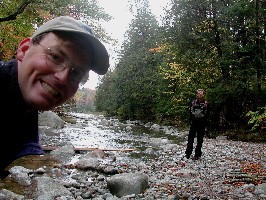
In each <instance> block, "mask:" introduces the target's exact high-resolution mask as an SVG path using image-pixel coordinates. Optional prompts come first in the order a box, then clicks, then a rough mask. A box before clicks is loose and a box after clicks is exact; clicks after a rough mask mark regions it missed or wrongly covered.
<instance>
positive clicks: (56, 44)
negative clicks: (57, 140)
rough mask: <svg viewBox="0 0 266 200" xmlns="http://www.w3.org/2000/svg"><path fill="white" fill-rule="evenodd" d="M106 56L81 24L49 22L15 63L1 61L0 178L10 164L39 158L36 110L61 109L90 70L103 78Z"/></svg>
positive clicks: (24, 45)
mask: <svg viewBox="0 0 266 200" xmlns="http://www.w3.org/2000/svg"><path fill="white" fill-rule="evenodd" d="M108 68H109V55H108V53H107V50H106V48H105V47H104V45H103V44H102V43H101V42H100V41H99V40H98V39H97V38H96V37H95V36H94V33H93V30H92V29H91V28H90V27H89V26H88V25H86V24H85V23H83V22H81V21H79V20H75V19H74V18H72V17H68V16H61V17H57V18H54V19H52V20H50V21H48V22H46V23H44V24H43V25H42V26H40V27H39V28H38V29H37V30H36V31H35V33H34V34H33V35H32V36H31V37H29V38H26V39H24V40H23V41H21V43H20V44H19V45H18V48H17V51H16V57H15V59H12V60H9V61H7V62H3V61H0V90H1V94H2V95H1V98H0V103H1V119H0V126H1V128H2V129H1V140H0V143H1V144H0V150H1V151H0V175H1V178H4V177H5V176H6V174H5V168H6V167H7V166H8V165H9V164H11V163H12V162H13V161H14V160H15V159H17V158H19V157H22V156H26V155H40V154H43V150H42V148H41V146H40V144H39V135H38V111H45V110H50V109H53V108H55V107H56V106H59V105H62V104H63V103H65V102H66V101H67V100H69V99H70V98H71V97H73V96H74V95H75V93H76V92H77V90H78V88H79V86H80V85H81V84H84V83H85V82H86V81H87V79H88V73H89V71H90V70H93V71H94V72H96V73H97V74H99V75H104V74H105V73H106V72H107V71H108Z"/></svg>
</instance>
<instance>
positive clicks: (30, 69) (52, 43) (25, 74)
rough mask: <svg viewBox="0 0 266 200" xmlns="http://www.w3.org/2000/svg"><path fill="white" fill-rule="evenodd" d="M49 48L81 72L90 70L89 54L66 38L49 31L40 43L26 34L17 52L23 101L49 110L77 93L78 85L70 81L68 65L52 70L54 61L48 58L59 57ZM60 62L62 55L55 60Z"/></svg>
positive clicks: (54, 58) (35, 107)
mask: <svg viewBox="0 0 266 200" xmlns="http://www.w3.org/2000/svg"><path fill="white" fill-rule="evenodd" d="M49 49H52V50H53V52H54V51H55V52H57V53H59V54H58V55H60V56H62V58H63V59H65V60H67V61H69V62H65V63H67V64H68V63H71V65H72V64H75V66H82V67H80V69H81V71H82V72H84V74H85V72H86V71H88V70H89V69H88V68H89V67H88V63H90V60H89V59H90V58H88V56H87V54H86V53H85V52H83V51H82V49H80V48H79V47H78V46H77V45H75V44H73V43H70V42H66V41H64V40H62V39H60V38H59V37H58V36H57V35H55V34H53V33H48V34H47V35H46V36H45V37H44V38H43V39H42V40H41V41H40V45H38V44H33V43H32V41H31V40H30V39H29V38H27V39H25V40H24V41H23V42H22V43H21V44H20V46H19V49H18V53H17V59H18V83H19V87H20V89H21V92H22V95H23V97H24V99H25V101H26V104H27V105H28V106H29V107H30V108H33V109H37V110H49V109H52V108H54V107H56V106H58V105H61V104H63V103H64V102H65V101H67V100H68V99H70V98H71V97H72V96H73V95H74V94H75V93H76V91H77V89H78V86H79V84H78V83H76V84H73V83H72V82H73V81H72V82H71V77H72V78H73V77H75V76H73V72H72V71H73V70H71V67H68V66H67V65H66V66H67V67H65V68H64V69H62V70H55V67H53V66H56V65H54V64H53V63H52V64H51V59H52V61H53V62H55V61H56V60H58V57H57V56H53V55H54V54H51V55H49V53H50V50H49ZM47 55H49V56H50V57H49V56H47ZM49 58H50V60H49ZM60 62H61V59H60V60H59V61H58V64H59V65H60ZM71 73H72V74H71ZM70 74H71V75H70Z"/></svg>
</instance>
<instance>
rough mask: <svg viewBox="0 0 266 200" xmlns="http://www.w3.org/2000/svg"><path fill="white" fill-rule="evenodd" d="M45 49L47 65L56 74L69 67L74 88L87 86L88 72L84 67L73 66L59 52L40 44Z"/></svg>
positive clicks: (70, 79) (70, 80)
mask: <svg viewBox="0 0 266 200" xmlns="http://www.w3.org/2000/svg"><path fill="white" fill-rule="evenodd" d="M38 45H40V46H41V47H42V48H43V49H44V53H45V57H46V64H47V66H48V67H50V68H52V69H53V70H54V71H55V72H58V71H62V70H65V69H66V68H67V67H69V68H70V73H69V77H68V79H69V80H68V81H69V82H70V84H72V85H73V86H76V85H79V84H81V85H82V84H85V83H86V81H87V79H88V71H87V70H84V69H82V67H80V66H78V65H75V64H73V63H72V62H70V61H69V59H68V58H67V57H66V56H64V55H63V54H62V53H60V52H59V50H56V49H53V48H49V47H46V46H43V45H42V44H40V43H38Z"/></svg>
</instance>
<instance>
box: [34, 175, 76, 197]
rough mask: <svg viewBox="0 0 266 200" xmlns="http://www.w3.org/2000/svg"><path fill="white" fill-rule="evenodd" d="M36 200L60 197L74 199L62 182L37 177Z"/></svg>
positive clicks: (35, 179)
mask: <svg viewBox="0 0 266 200" xmlns="http://www.w3.org/2000/svg"><path fill="white" fill-rule="evenodd" d="M33 181H36V196H37V197H36V200H47V199H55V198H56V197H59V196H70V197H73V195H72V193H71V192H70V191H69V190H67V189H66V188H65V187H64V186H63V184H62V183H61V182H59V181H58V180H54V179H52V178H50V177H45V176H43V177H36V178H34V179H33Z"/></svg>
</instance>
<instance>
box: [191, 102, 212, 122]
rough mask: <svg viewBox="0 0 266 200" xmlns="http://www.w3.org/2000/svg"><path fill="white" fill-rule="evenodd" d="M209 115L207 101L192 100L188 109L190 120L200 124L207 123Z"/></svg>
mask: <svg viewBox="0 0 266 200" xmlns="http://www.w3.org/2000/svg"><path fill="white" fill-rule="evenodd" d="M209 115H210V105H209V103H208V102H207V101H205V100H203V101H200V100H198V99H194V100H193V101H192V102H191V107H190V120H191V122H193V121H200V122H205V123H206V122H207V119H208V118H209Z"/></svg>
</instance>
